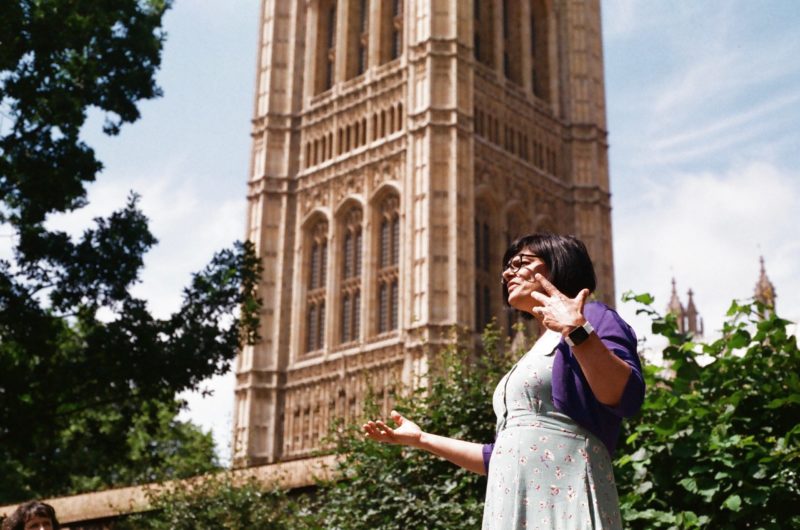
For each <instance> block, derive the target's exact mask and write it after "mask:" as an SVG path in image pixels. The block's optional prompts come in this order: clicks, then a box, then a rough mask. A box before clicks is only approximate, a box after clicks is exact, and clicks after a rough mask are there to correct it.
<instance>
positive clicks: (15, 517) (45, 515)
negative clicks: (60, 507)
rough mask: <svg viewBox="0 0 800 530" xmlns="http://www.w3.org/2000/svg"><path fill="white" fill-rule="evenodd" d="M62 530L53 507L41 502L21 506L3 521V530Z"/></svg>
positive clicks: (31, 502)
mask: <svg viewBox="0 0 800 530" xmlns="http://www.w3.org/2000/svg"><path fill="white" fill-rule="evenodd" d="M60 528H61V526H60V525H59V524H58V519H56V511H55V510H54V509H53V507H52V506H50V505H49V504H45V503H43V502H39V501H30V502H26V503H25V504H21V505H20V506H19V507H17V509H16V510H15V511H14V513H12V514H11V515H9V516H8V518H7V519H6V520H5V521H3V530H59V529H60Z"/></svg>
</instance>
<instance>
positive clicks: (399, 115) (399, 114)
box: [395, 103, 403, 131]
mask: <svg viewBox="0 0 800 530" xmlns="http://www.w3.org/2000/svg"><path fill="white" fill-rule="evenodd" d="M395 125H396V126H397V130H398V131H402V130H403V104H402V103H398V104H397V120H396V121H395Z"/></svg>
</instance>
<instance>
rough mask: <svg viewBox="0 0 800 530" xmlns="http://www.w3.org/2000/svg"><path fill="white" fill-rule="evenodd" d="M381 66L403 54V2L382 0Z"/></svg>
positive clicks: (400, 0)
mask: <svg viewBox="0 0 800 530" xmlns="http://www.w3.org/2000/svg"><path fill="white" fill-rule="evenodd" d="M380 10H381V37H380V57H381V64H383V63H386V62H389V61H392V60H394V59H397V58H398V57H400V55H401V54H402V53H403V0H380Z"/></svg>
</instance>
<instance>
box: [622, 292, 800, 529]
mask: <svg viewBox="0 0 800 530" xmlns="http://www.w3.org/2000/svg"><path fill="white" fill-rule="evenodd" d="M625 299H627V300H635V301H637V302H640V303H641V304H642V307H641V308H640V309H638V312H640V313H645V314H647V315H649V316H650V317H651V319H652V321H653V324H652V330H653V333H654V334H658V335H661V336H663V337H665V338H666V339H667V340H668V345H667V347H666V348H665V349H664V351H663V356H664V359H665V361H667V362H668V366H669V370H665V369H664V368H662V367H659V366H655V365H649V366H647V367H646V368H645V376H646V380H647V385H648V390H647V396H646V399H645V404H644V406H643V409H642V413H641V414H640V416H639V417H638V418H637V419H636V420H635V421H633V422H627V423H626V424H625V433H624V443H622V444H621V446H620V447H619V449H618V455H620V457H619V458H618V459H617V461H616V471H617V477H618V484H619V493H620V500H621V503H622V511H623V518H624V519H625V521H626V527H628V528H634V529H639V528H641V529H654V528H655V529H658V528H670V529H671V528H680V529H683V528H701V527H702V528H715V529H734V528H735V529H740V528H764V529H778V528H800V484H799V483H798V473H797V469H798V463H800V461H799V460H798V457H800V444H798V435H800V377H799V376H798V368H800V352H798V348H797V340H796V338H795V337H794V336H791V335H789V334H788V333H787V325H789V324H790V322H788V321H786V320H783V319H781V318H779V317H777V316H776V315H774V314H773V313H772V311H768V310H767V308H765V307H764V306H762V305H760V304H757V303H752V304H740V303H737V302H734V303H733V304H732V305H731V308H730V310H729V311H728V315H727V317H728V318H727V320H726V322H725V323H724V326H723V329H722V337H721V338H720V339H718V340H716V341H714V342H710V343H699V342H698V343H695V342H692V341H691V337H690V336H687V335H683V334H681V333H679V332H678V330H677V325H676V321H675V318H674V317H673V316H672V315H667V316H666V317H663V316H661V315H659V314H658V313H656V312H655V311H654V310H653V309H652V307H651V304H652V301H653V299H652V297H650V296H649V295H638V296H634V295H630V294H629V295H626V297H625Z"/></svg>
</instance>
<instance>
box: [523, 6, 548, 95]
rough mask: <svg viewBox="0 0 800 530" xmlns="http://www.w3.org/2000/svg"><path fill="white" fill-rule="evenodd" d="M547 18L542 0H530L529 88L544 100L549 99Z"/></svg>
mask: <svg viewBox="0 0 800 530" xmlns="http://www.w3.org/2000/svg"><path fill="white" fill-rule="evenodd" d="M547 19H548V15H547V8H546V6H545V2H544V0H532V1H531V19H530V28H531V40H530V54H531V72H530V75H531V88H532V90H533V93H534V95H536V96H537V97H540V98H542V99H544V100H545V101H550V86H549V82H550V58H549V50H548V45H549V43H548V27H547V23H548V20H547ZM520 44H521V43H520Z"/></svg>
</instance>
